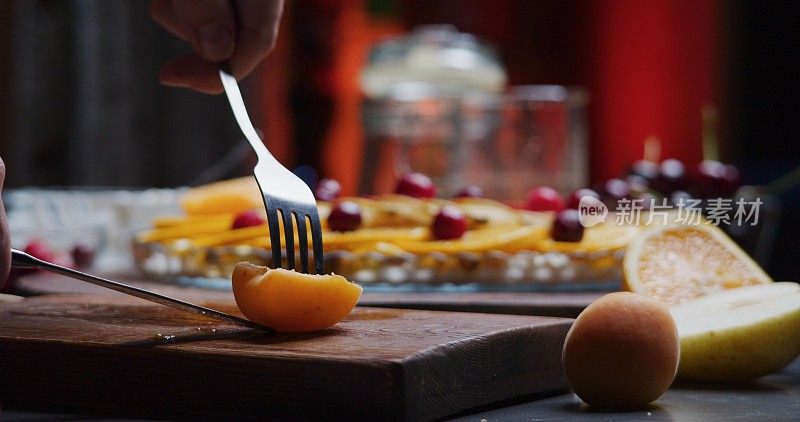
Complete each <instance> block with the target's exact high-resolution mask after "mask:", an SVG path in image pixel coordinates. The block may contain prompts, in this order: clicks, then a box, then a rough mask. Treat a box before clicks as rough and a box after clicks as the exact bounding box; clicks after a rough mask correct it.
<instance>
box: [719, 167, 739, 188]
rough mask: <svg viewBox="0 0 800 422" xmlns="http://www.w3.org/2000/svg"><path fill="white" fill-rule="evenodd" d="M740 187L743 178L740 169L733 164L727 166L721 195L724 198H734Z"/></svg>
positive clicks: (723, 176)
mask: <svg viewBox="0 0 800 422" xmlns="http://www.w3.org/2000/svg"><path fill="white" fill-rule="evenodd" d="M740 187H742V176H741V175H740V174H739V169H738V168H736V166H734V165H733V164H727V165H725V171H724V172H723V173H722V183H721V189H720V193H722V195H723V196H732V195H733V194H734V193H736V191H737V190H739V188H740Z"/></svg>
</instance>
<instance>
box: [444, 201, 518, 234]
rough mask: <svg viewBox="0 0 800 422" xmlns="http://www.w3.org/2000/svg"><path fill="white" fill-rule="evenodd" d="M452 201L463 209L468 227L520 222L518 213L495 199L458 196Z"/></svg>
mask: <svg viewBox="0 0 800 422" xmlns="http://www.w3.org/2000/svg"><path fill="white" fill-rule="evenodd" d="M454 202H456V203H457V204H458V207H459V208H461V210H462V211H464V214H465V215H466V216H467V218H468V220H469V226H470V228H479V227H484V226H489V225H502V226H509V225H515V224H520V223H522V218H521V216H520V213H519V212H518V211H517V210H515V209H513V208H511V207H509V206H507V205H505V204H503V203H500V202H497V201H493V200H491V199H485V198H458V199H456V200H455V201H454Z"/></svg>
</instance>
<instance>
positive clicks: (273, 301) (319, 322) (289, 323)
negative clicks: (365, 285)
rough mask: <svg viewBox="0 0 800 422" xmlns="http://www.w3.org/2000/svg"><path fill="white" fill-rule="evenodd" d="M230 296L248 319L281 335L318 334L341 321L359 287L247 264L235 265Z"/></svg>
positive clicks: (331, 278) (331, 277)
mask: <svg viewBox="0 0 800 422" xmlns="http://www.w3.org/2000/svg"><path fill="white" fill-rule="evenodd" d="M232 284H233V296H234V297H235V298H236V304H237V305H238V306H239V310H241V311H242V313H243V314H244V316H246V317H247V318H248V319H249V320H251V321H255V322H258V323H260V324H263V325H266V326H268V327H272V328H274V329H276V330H278V331H284V332H305V331H318V330H322V329H324V328H328V327H330V326H332V325H334V324H336V323H338V322H339V321H341V320H342V319H343V318H344V317H346V316H347V314H349V313H350V311H352V310H353V308H354V307H355V306H356V303H358V299H359V298H360V297H361V290H362V289H361V286H359V285H358V284H355V283H351V282H349V281H347V279H345V278H344V277H342V276H339V275H335V274H330V275H315V274H303V273H299V272H296V271H292V270H285V269H280V268H279V269H270V268H267V267H261V266H258V265H255V264H251V263H249V262H240V263H238V264H236V267H235V268H234V270H233V276H232Z"/></svg>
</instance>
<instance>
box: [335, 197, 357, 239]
mask: <svg viewBox="0 0 800 422" xmlns="http://www.w3.org/2000/svg"><path fill="white" fill-rule="evenodd" d="M360 225H361V207H360V206H359V205H358V204H357V203H355V202H353V201H342V202H339V203H338V204H336V206H335V207H333V209H332V210H331V213H330V214H328V227H330V229H331V230H333V231H337V232H349V231H353V230H355V229H357V228H358V227H359V226H360Z"/></svg>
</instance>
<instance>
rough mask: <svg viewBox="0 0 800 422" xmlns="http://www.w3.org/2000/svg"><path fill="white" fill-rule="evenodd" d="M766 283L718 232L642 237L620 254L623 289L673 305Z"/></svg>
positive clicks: (698, 229) (667, 230) (655, 232)
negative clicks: (623, 253) (622, 260)
mask: <svg viewBox="0 0 800 422" xmlns="http://www.w3.org/2000/svg"><path fill="white" fill-rule="evenodd" d="M770 282H772V279H771V278H770V277H769V276H768V275H767V274H766V273H765V272H764V271H763V270H762V269H761V268H760V267H759V266H758V264H756V263H755V262H754V261H753V260H752V259H751V258H750V257H749V256H748V255H747V253H745V252H744V251H743V250H741V249H740V248H739V246H737V245H736V244H735V243H734V242H733V241H732V240H731V239H730V238H729V237H728V236H727V235H725V233H723V232H722V230H720V229H719V228H718V227H716V226H712V225H705V224H701V225H693V226H666V227H660V228H655V229H652V230H648V231H645V232H644V233H642V235H641V236H640V237H638V238H637V239H636V240H634V241H633V242H632V243H631V244H630V246H628V250H627V252H626V253H625V259H624V262H623V287H624V288H625V289H626V290H630V291H632V292H636V293H640V294H644V295H647V296H651V297H654V298H656V299H659V300H661V301H662V302H663V303H666V304H668V305H673V304H677V303H681V302H684V301H686V300H688V299H691V298H695V297H699V296H703V295H706V294H708V293H712V292H716V291H720V290H725V289H730V288H735V287H741V286H750V285H758V284H766V283H770Z"/></svg>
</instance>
